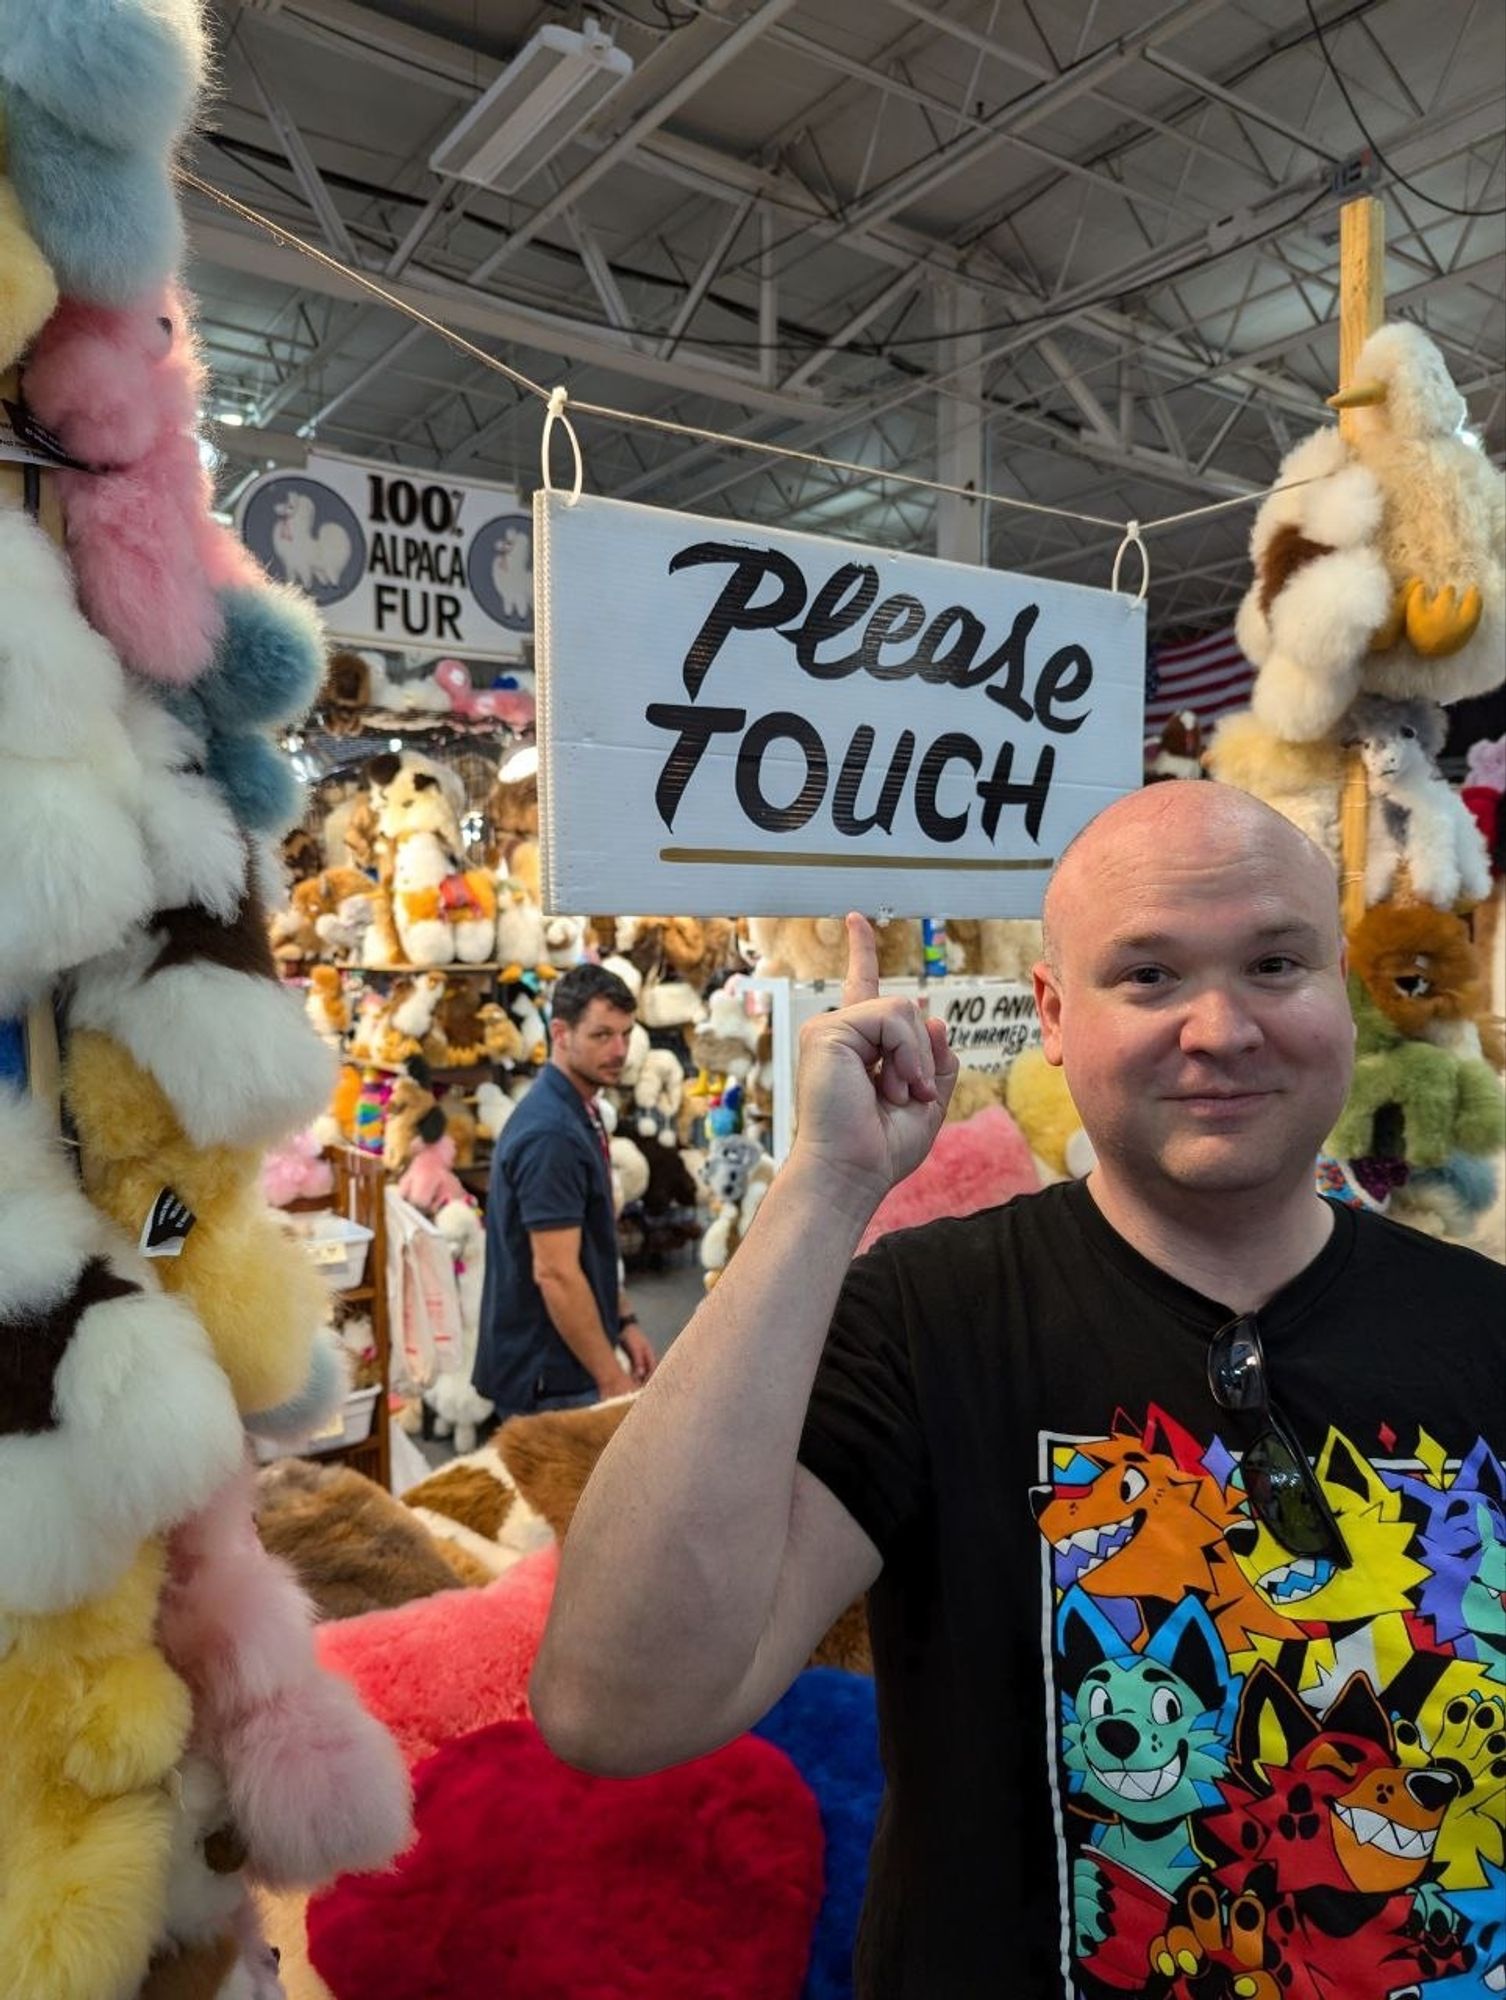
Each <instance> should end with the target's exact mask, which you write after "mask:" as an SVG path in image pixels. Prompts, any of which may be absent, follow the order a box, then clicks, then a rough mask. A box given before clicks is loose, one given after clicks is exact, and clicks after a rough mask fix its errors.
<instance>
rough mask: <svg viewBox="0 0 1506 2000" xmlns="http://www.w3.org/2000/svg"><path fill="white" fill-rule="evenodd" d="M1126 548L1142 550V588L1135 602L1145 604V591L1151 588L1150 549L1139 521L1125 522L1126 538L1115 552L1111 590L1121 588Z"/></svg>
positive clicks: (1137, 592) (1136, 594) (1137, 593)
mask: <svg viewBox="0 0 1506 2000" xmlns="http://www.w3.org/2000/svg"><path fill="white" fill-rule="evenodd" d="M1126 549H1138V550H1139V551H1140V588H1139V590H1138V591H1136V593H1135V602H1136V604H1143V603H1144V602H1145V593H1146V592H1147V591H1148V590H1149V589H1150V551H1149V550H1148V549H1147V548H1146V546H1145V543H1144V541H1143V540H1142V539H1141V535H1140V523H1139V522H1138V521H1127V522H1126V523H1125V528H1124V540H1123V541H1122V542H1121V543H1120V544H1119V547H1118V549H1117V550H1116V551H1115V553H1114V574H1113V576H1112V578H1111V579H1110V581H1109V589H1110V590H1113V591H1117V590H1118V588H1119V567H1120V564H1121V563H1122V562H1123V561H1124V552H1125V550H1126Z"/></svg>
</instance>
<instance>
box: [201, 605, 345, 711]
mask: <svg viewBox="0 0 1506 2000" xmlns="http://www.w3.org/2000/svg"><path fill="white" fill-rule="evenodd" d="M220 603H221V604H222V605H223V606H224V611H225V624H224V630H223V632H222V634H221V637H220V642H219V645H218V646H217V647H216V648H215V655H214V659H213V660H212V662H211V663H210V666H209V671H208V672H207V673H205V674H201V675H200V677H199V679H198V680H197V681H195V682H194V688H193V691H194V693H195V695H197V696H198V698H199V700H200V701H201V703H202V704H203V708H204V712H205V713H206V714H207V715H208V716H209V717H210V719H211V720H212V721H213V722H214V723H215V724H217V725H218V726H219V727H220V728H221V729H227V730H234V729H259V728H267V727H274V726H277V725H281V724H286V723H290V722H297V721H298V720H299V718H300V717H302V716H304V715H306V714H307V713H308V708H309V704H310V703H311V702H312V701H313V699H314V696H315V695H316V694H317V692H318V690H319V684H320V682H321V681H322V680H323V678H324V632H323V629H322V627H321V626H320V623H319V614H318V612H317V611H315V609H314V607H313V604H312V603H311V602H310V601H309V599H308V598H307V597H305V596H304V595H303V593H302V592H301V591H297V590H292V589H289V588H288V587H287V586H286V585H284V584H272V583H268V584H257V585H250V586H246V587H243V588H236V589H231V590H222V591H221V592H220Z"/></svg>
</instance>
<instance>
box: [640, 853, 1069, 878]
mask: <svg viewBox="0 0 1506 2000" xmlns="http://www.w3.org/2000/svg"><path fill="white" fill-rule="evenodd" d="M659 859H660V860H661V861H674V862H678V863H679V864H681V865H682V866H685V867H696V866H699V865H701V864H703V863H706V862H710V863H713V864H714V865H715V866H717V867H721V868H888V869H891V870H892V869H904V868H931V869H937V870H942V869H945V870H948V871H950V872H952V873H967V874H980V873H982V874H990V875H999V874H1006V873H1011V872H1013V873H1018V872H1019V871H1021V870H1022V869H1040V868H1054V867H1055V865H1056V862H1055V858H1054V857H1053V856H1047V857H1046V858H1044V859H1042V860H1040V861H961V860H949V859H947V858H946V857H944V856H942V855H939V854H813V853H810V852H808V851H807V852H802V853H793V854H792V853H786V852H781V853H777V854H760V853H753V852H749V851H747V850H746V849H743V848H737V847H661V848H660V849H659Z"/></svg>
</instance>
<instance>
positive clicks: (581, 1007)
mask: <svg viewBox="0 0 1506 2000" xmlns="http://www.w3.org/2000/svg"><path fill="white" fill-rule="evenodd" d="M593 1000H605V1001H606V1003H607V1005H608V1006H609V1007H615V1008H616V1009H617V1010H618V1012H619V1013H622V1014H631V1013H632V1012H633V1011H634V1009H635V1008H636V1007H637V1005H638V1002H637V1001H636V1000H635V999H634V998H633V989H632V988H631V987H630V986H629V985H628V983H627V981H626V980H624V979H619V978H618V976H617V974H616V973H615V972H608V971H607V969H606V967H605V966H604V965H572V966H571V968H570V970H569V971H568V972H567V973H566V974H565V975H564V977H563V978H561V979H557V980H556V981H555V982H554V991H553V993H552V994H551V995H550V1001H549V1012H550V1015H551V1017H552V1018H553V1019H554V1020H556V1021H563V1022H564V1023H565V1025H566V1027H567V1028H573V1027H574V1026H575V1024H576V1022H577V1021H579V1020H580V1018H581V1016H582V1015H583V1014H584V1013H585V1011H586V1009H587V1008H588V1007H589V1006H590V1004H591V1002H592V1001H593Z"/></svg>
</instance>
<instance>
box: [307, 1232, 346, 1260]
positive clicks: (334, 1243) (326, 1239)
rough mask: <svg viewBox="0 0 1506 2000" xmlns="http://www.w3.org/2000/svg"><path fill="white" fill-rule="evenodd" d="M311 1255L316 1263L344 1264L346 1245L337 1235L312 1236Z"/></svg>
mask: <svg viewBox="0 0 1506 2000" xmlns="http://www.w3.org/2000/svg"><path fill="white" fill-rule="evenodd" d="M309 1255H310V1256H311V1257H312V1258H313V1260H314V1262H315V1263H316V1264H343V1263H344V1262H345V1245H344V1244H343V1243H342V1242H341V1241H340V1239H339V1238H338V1237H337V1236H312V1237H310V1238H309Z"/></svg>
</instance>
